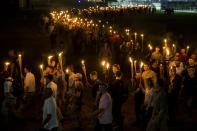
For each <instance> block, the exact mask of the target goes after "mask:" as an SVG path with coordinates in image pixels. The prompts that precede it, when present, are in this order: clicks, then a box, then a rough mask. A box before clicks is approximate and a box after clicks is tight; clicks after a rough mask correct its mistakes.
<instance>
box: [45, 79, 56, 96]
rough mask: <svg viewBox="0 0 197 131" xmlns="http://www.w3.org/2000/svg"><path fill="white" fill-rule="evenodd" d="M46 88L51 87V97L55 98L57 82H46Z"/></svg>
mask: <svg viewBox="0 0 197 131" xmlns="http://www.w3.org/2000/svg"><path fill="white" fill-rule="evenodd" d="M47 88H51V89H52V91H53V97H55V98H57V84H56V83H55V82H53V81H51V82H49V83H48V84H47Z"/></svg>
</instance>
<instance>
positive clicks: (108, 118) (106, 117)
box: [98, 93, 112, 124]
mask: <svg viewBox="0 0 197 131" xmlns="http://www.w3.org/2000/svg"><path fill="white" fill-rule="evenodd" d="M99 109H103V110H104V112H103V114H101V115H99V117H98V119H99V123H100V124H111V123H112V99H111V96H110V94H109V93H104V94H102V96H101V98H100V101H99Z"/></svg>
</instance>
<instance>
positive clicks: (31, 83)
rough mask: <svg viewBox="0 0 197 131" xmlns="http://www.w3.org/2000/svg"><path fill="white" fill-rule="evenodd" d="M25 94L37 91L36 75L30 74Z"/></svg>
mask: <svg viewBox="0 0 197 131" xmlns="http://www.w3.org/2000/svg"><path fill="white" fill-rule="evenodd" d="M24 88H25V92H35V91H36V82H35V77H34V74H32V73H31V72H28V73H27V74H26V76H25V80H24Z"/></svg>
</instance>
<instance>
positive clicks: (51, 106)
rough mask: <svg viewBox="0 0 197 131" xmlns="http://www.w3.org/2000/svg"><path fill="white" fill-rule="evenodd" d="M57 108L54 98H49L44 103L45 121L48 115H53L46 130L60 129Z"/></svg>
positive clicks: (45, 126) (46, 125)
mask: <svg viewBox="0 0 197 131" xmlns="http://www.w3.org/2000/svg"><path fill="white" fill-rule="evenodd" d="M56 108H57V105H56V101H55V99H54V97H49V98H47V99H46V100H45V101H44V106H43V121H44V120H45V119H46V118H47V115H49V114H50V115H51V119H50V120H49V122H48V123H46V124H45V125H44V128H45V129H48V130H51V129H52V128H55V127H58V120H57V112H56Z"/></svg>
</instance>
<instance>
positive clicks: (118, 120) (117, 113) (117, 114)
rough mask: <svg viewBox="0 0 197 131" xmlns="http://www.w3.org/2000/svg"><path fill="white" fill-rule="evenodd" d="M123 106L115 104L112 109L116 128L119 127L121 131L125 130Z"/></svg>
mask: <svg viewBox="0 0 197 131" xmlns="http://www.w3.org/2000/svg"><path fill="white" fill-rule="evenodd" d="M121 110H122V104H120V103H117V102H114V103H113V107H112V114H113V120H114V124H115V126H118V128H119V129H120V130H123V116H122V111H121Z"/></svg>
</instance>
